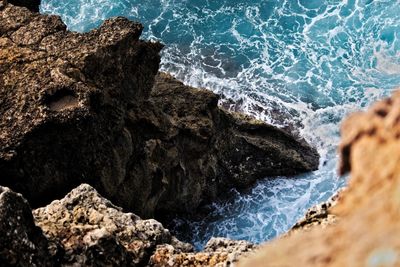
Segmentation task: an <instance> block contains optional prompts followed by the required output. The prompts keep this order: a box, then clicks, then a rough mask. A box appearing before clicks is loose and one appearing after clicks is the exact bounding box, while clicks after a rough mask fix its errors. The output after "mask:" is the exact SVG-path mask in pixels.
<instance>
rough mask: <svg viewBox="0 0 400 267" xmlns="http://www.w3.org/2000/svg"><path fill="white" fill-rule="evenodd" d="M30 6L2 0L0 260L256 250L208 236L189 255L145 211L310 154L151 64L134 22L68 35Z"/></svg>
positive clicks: (242, 181) (138, 262)
mask: <svg viewBox="0 0 400 267" xmlns="http://www.w3.org/2000/svg"><path fill="white" fill-rule="evenodd" d="M38 6H39V1H17V0H9V1H7V0H0V114H2V116H1V117H0V181H1V183H0V184H1V185H2V186H4V187H1V190H0V203H1V205H0V234H1V237H0V238H1V240H0V265H1V266H193V265H194V266H215V265H221V266H225V265H230V264H231V263H232V262H235V261H236V260H237V259H238V257H239V256H240V255H243V254H247V253H250V252H251V251H253V250H254V249H256V246H255V245H254V244H250V243H248V242H245V241H233V240H227V239H221V238H216V239H212V240H210V241H209V243H208V244H207V245H206V247H205V249H204V251H202V252H194V251H193V247H192V246H191V245H190V244H186V243H183V242H180V241H179V240H177V239H176V238H175V237H173V236H172V235H171V234H170V233H169V231H168V230H167V229H165V228H163V226H162V224H161V223H159V222H157V221H155V220H154V219H148V220H143V219H141V218H140V217H143V218H160V219H162V218H166V217H168V216H171V215H175V214H189V213H194V212H196V210H197V209H198V208H199V207H200V206H201V205H204V204H206V203H210V202H212V201H214V200H216V199H218V198H221V197H223V196H224V195H225V194H226V193H227V192H228V191H229V190H230V189H231V188H237V189H245V188H248V187H250V186H251V185H252V184H253V183H254V182H255V181H256V180H257V179H259V178H263V177H265V176H270V177H273V176H280V175H295V174H298V173H302V172H306V171H311V170H315V169H316V168H317V167H318V163H319V156H318V153H317V152H316V150H315V149H314V148H312V147H310V146H309V145H308V144H307V143H305V142H304V141H302V140H298V138H296V137H294V136H292V135H291V134H289V133H287V132H285V131H283V130H281V129H278V128H276V127H273V126H271V125H267V124H265V123H263V122H261V121H257V120H254V119H253V118H251V117H247V116H245V115H242V114H239V113H233V112H228V111H226V110H224V109H223V108H221V107H219V106H218V99H219V97H218V96H217V95H215V94H213V93H212V92H210V91H208V90H205V89H197V88H192V87H189V86H186V85H184V84H183V83H181V82H180V81H178V80H176V79H175V78H173V77H172V76H170V75H169V74H166V73H159V72H158V68H159V62H160V56H159V51H160V49H162V45H161V44H160V43H153V42H146V41H143V40H140V39H139V38H140V35H141V31H142V29H143V27H142V25H140V24H138V23H134V22H131V21H129V20H127V19H125V18H120V17H119V18H113V19H109V20H106V21H105V22H104V23H103V24H102V25H101V26H100V27H99V28H98V29H95V30H93V31H91V32H88V33H75V32H70V31H68V30H67V29H66V26H65V25H64V23H63V22H62V21H61V19H60V18H59V17H58V16H50V15H41V14H39V13H37V11H38ZM89 184H90V185H89ZM71 190H72V191H71ZM16 192H18V193H16ZM98 192H99V193H98ZM100 194H101V195H103V196H104V198H103V197H102V196H100ZM65 195H66V196H65ZM64 196H65V197H64ZM62 197H64V198H63V199H61V200H56V199H60V198H62ZM110 201H112V203H115V205H116V206H115V205H114V204H111V202H110ZM50 202H51V203H50ZM48 203H50V204H48ZM47 204H48V205H47ZM45 205H47V206H45ZM31 206H32V207H34V208H37V207H40V206H45V207H44V208H37V209H34V210H33V216H32V211H31ZM120 207H122V208H120ZM122 209H124V210H125V211H130V212H134V213H135V214H138V215H139V216H140V217H138V216H137V215H135V214H133V213H124V212H123V211H122Z"/></svg>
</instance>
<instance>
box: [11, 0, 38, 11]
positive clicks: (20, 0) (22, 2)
mask: <svg viewBox="0 0 400 267" xmlns="http://www.w3.org/2000/svg"><path fill="white" fill-rule="evenodd" d="M7 1H8V3H10V4H12V5H14V6H22V7H26V8H27V9H29V10H30V11H32V12H39V6H40V0H7Z"/></svg>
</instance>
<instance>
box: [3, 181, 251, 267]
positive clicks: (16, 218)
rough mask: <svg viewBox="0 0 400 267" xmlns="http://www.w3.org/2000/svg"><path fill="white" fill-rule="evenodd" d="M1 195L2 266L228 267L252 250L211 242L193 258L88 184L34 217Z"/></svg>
mask: <svg viewBox="0 0 400 267" xmlns="http://www.w3.org/2000/svg"><path fill="white" fill-rule="evenodd" d="M0 190H1V192H0V204H1V205H0V241H1V243H0V264H1V266H182V265H186V266H216V265H219V266H227V265H229V264H231V263H232V262H235V261H236V260H237V259H238V257H239V256H241V255H246V254H248V253H249V252H251V251H252V250H254V249H255V248H256V246H255V245H253V244H251V243H248V242H245V241H232V240H228V239H222V238H215V239H212V240H210V241H209V243H208V244H207V246H206V248H205V250H204V251H202V252H198V253H195V252H193V247H192V246H191V245H190V244H186V243H183V242H181V241H179V240H177V239H176V238H175V237H174V236H172V235H171V234H170V232H169V231H168V230H167V229H165V228H163V226H162V225H161V223H159V222H157V221H156V220H153V219H150V220H142V219H140V218H139V217H138V216H136V215H134V214H132V213H124V212H122V209H121V208H119V207H117V206H114V205H113V204H112V203H111V202H110V201H108V200H107V199H105V198H103V197H101V196H100V195H99V194H98V193H97V192H96V190H95V189H94V188H93V187H91V186H89V185H87V184H82V185H80V186H79V187H77V188H75V189H74V190H72V191H71V192H70V193H69V194H68V195H66V196H65V197H64V198H63V199H61V200H55V201H53V202H52V203H51V204H49V205H48V206H46V207H44V208H39V209H36V210H34V211H33V215H34V216H32V213H31V209H30V207H29V204H28V202H27V201H26V200H25V199H24V198H23V197H22V196H21V195H20V194H17V193H14V192H13V191H11V190H10V189H8V188H5V187H1V188H0ZM34 220H35V221H34ZM35 223H36V225H37V226H35Z"/></svg>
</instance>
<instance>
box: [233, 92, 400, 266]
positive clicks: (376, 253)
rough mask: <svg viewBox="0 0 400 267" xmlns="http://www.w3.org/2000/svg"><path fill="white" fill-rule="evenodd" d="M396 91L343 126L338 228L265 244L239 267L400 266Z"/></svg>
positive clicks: (399, 129) (399, 100) (399, 128)
mask: <svg viewBox="0 0 400 267" xmlns="http://www.w3.org/2000/svg"><path fill="white" fill-rule="evenodd" d="M399 107H400V92H396V93H394V95H393V96H392V97H391V98H389V99H385V100H382V101H380V102H378V103H377V104H375V105H374V106H373V107H372V108H371V109H369V110H368V111H367V112H360V113H356V114H353V115H351V116H350V117H349V118H348V119H347V120H346V121H345V122H344V123H343V125H342V142H341V145H340V155H341V165H340V171H341V173H346V172H348V171H350V172H351V179H350V181H349V185H348V188H347V189H346V190H345V191H344V192H343V193H341V195H340V198H339V200H338V203H337V204H336V205H335V206H334V207H333V208H332V213H333V214H335V215H336V216H338V218H339V220H338V222H337V223H336V224H334V225H332V226H329V227H327V228H325V229H321V228H320V227H314V228H313V229H311V230H310V231H305V232H304V231H303V232H297V233H294V234H291V235H289V237H287V238H282V239H279V240H276V241H273V242H271V243H270V244H267V245H265V247H264V248H263V249H262V250H261V251H260V252H259V253H258V254H257V255H256V256H255V257H254V258H253V259H251V260H249V261H246V260H244V261H243V262H242V264H241V265H240V266H252V267H254V266H311V267H312V266H337V267H342V266H368V267H378V266H400V239H399V233H400V164H399V163H400V152H399V151H400V139H399V136H400V135H399V133H400V121H399V118H400V110H399Z"/></svg>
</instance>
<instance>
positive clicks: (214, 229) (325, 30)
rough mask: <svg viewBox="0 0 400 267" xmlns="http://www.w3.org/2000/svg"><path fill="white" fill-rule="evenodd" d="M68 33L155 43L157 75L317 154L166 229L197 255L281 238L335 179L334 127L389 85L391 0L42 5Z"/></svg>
mask: <svg viewBox="0 0 400 267" xmlns="http://www.w3.org/2000/svg"><path fill="white" fill-rule="evenodd" d="M41 12H43V13H50V14H58V15H60V16H61V17H62V18H63V20H64V21H65V23H66V24H67V26H68V27H69V29H70V30H74V31H80V32H84V31H89V30H90V29H92V28H94V27H97V26H99V25H100V24H101V22H102V21H103V20H104V19H106V18H109V17H112V16H126V17H128V18H130V19H132V20H137V21H140V22H142V23H143V24H144V25H145V30H144V34H143V36H142V38H144V39H150V40H160V41H161V42H163V43H164V44H165V45H166V47H165V48H164V50H163V51H162V63H161V69H162V70H164V71H168V72H170V73H172V74H173V75H175V76H176V77H178V78H179V79H181V80H183V81H185V82H186V83H187V84H190V85H193V86H197V87H206V88H209V89H211V90H213V91H214V92H216V93H219V94H221V95H223V96H224V97H225V98H230V99H232V100H234V101H236V102H237V103H240V104H239V105H238V106H239V109H241V110H243V111H244V112H246V113H248V114H252V115H254V116H256V117H257V118H259V119H262V120H264V121H266V122H269V123H272V124H274V125H277V126H279V127H287V126H288V125H295V126H296V127H297V128H298V129H299V133H300V134H301V135H302V136H303V137H304V138H305V139H306V140H307V141H308V142H310V143H311V144H312V145H313V146H315V147H317V148H318V151H319V153H320V154H321V161H320V168H319V170H318V171H315V172H312V173H307V174H304V175H301V176H297V177H279V178H276V179H269V178H268V177H266V179H265V180H262V181H260V182H259V183H258V184H257V185H256V186H255V187H254V188H253V189H252V190H250V192H246V193H238V192H235V197H234V198H233V199H232V200H230V201H226V202H219V203H214V204H212V207H213V211H212V212H210V213H209V214H208V215H207V217H205V218H203V219H201V220H186V219H180V220H176V221H175V222H174V223H175V226H174V227H173V229H175V230H177V231H180V233H181V234H180V237H181V238H183V239H185V240H186V241H190V242H192V243H194V244H195V245H196V246H197V247H198V248H200V247H201V246H203V245H204V243H205V242H206V241H207V240H208V239H209V238H210V237H211V236H225V237H229V238H235V239H246V240H250V241H253V242H262V241H266V240H269V239H272V238H274V237H276V236H277V235H279V234H281V233H283V232H285V231H287V230H288V229H289V228H290V227H291V226H292V225H293V224H294V223H295V222H296V220H297V219H299V218H300V217H301V216H302V215H303V214H304V212H305V210H306V209H307V208H309V207H310V206H312V205H314V204H316V203H318V202H321V201H324V200H326V199H327V198H328V197H329V196H330V195H332V194H333V193H334V192H335V191H336V190H337V189H338V188H340V187H342V186H344V185H345V183H346V177H338V176H337V174H336V168H337V159H338V157H337V154H336V150H337V144H338V142H339V138H340V137H339V125H340V121H341V120H342V119H343V118H344V117H345V116H346V114H348V113H349V112H353V111H356V110H360V109H364V108H365V107H366V106H368V105H369V104H370V103H372V102H373V101H375V100H377V99H379V98H382V97H384V96H387V95H389V94H390V92H391V91H392V90H393V89H394V88H395V87H396V86H399V85H400V16H399V14H400V1H399V0H340V1H339V0H325V1H324V0H148V1H139V0H69V1H59V0H42V5H41Z"/></svg>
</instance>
